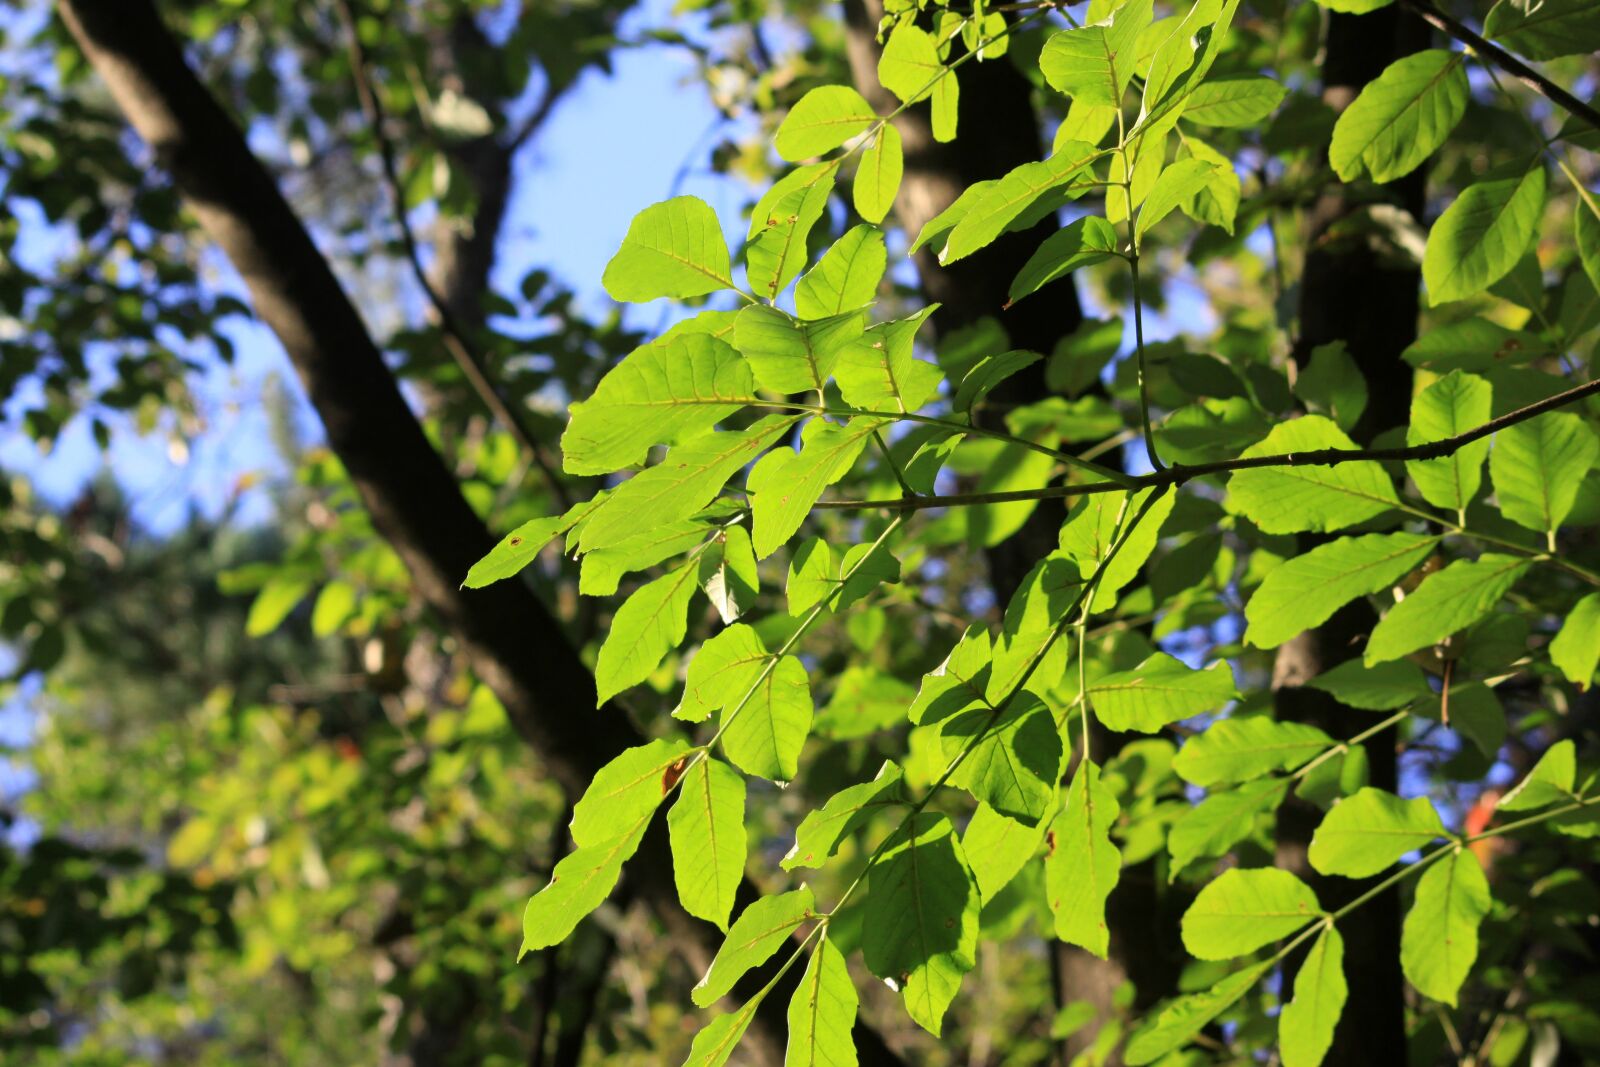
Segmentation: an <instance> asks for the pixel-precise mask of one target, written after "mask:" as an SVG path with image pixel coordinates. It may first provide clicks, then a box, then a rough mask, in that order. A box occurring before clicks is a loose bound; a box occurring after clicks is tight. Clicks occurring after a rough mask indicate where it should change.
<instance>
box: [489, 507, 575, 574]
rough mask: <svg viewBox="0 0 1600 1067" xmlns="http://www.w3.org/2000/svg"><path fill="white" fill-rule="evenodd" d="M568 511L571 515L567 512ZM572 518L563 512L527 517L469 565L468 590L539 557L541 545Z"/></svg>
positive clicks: (517, 569) (514, 572)
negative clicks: (533, 517) (540, 516)
mask: <svg viewBox="0 0 1600 1067" xmlns="http://www.w3.org/2000/svg"><path fill="white" fill-rule="evenodd" d="M568 514H571V513H570V512H569V513H568ZM571 525H572V521H571V520H569V519H568V518H567V516H566V515H549V516H546V517H544V518H539V519H530V520H528V521H527V522H525V523H523V524H522V525H521V526H518V527H517V528H516V529H515V530H512V531H511V532H510V533H508V534H506V535H505V536H504V537H502V538H501V539H500V543H499V544H497V545H495V546H494V547H493V548H492V549H490V550H489V553H488V555H486V556H484V557H483V558H482V559H480V560H479V561H478V562H476V563H474V564H473V565H472V569H471V570H469V571H467V580H466V581H464V582H462V583H461V584H462V585H464V586H465V587H466V588H468V589H482V588H483V587H484V586H486V585H488V584H489V583H491V582H498V581H500V580H501V579H503V578H510V577H512V576H513V575H515V574H518V573H520V572H521V571H522V568H524V567H526V566H527V565H528V564H530V563H532V562H533V561H534V560H535V559H537V558H538V556H539V553H540V552H541V551H543V550H544V546H545V545H548V544H549V543H550V542H551V541H553V540H555V539H556V538H557V537H559V536H560V535H561V534H562V533H564V532H565V531H566V530H567V528H568V527H569V526H571Z"/></svg>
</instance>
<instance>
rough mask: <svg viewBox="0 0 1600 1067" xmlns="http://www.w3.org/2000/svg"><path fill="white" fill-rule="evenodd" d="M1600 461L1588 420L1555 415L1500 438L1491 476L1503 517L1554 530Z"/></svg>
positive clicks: (1597, 442) (1497, 437) (1502, 433)
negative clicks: (1584, 481) (1597, 461)
mask: <svg viewBox="0 0 1600 1067" xmlns="http://www.w3.org/2000/svg"><path fill="white" fill-rule="evenodd" d="M1596 458H1600V439H1597V438H1596V437H1595V432H1594V430H1593V429H1591V428H1590V427H1589V425H1588V424H1587V423H1585V422H1584V421H1583V419H1582V418H1581V417H1579V416H1577V415H1574V414H1571V413H1570V412H1565V411H1552V412H1550V413H1548V414H1545V415H1540V416H1538V417H1537V418H1532V419H1529V420H1528V421H1526V422H1519V423H1517V424H1516V425H1514V426H1510V427H1507V428H1506V429H1504V430H1501V431H1500V432H1499V433H1497V434H1495V435H1494V452H1493V453H1492V454H1491V455H1490V457H1489V477H1490V478H1491V479H1493V481H1494V492H1495V498H1496V499H1497V500H1498V501H1499V503H1500V514H1502V515H1504V516H1505V517H1506V518H1508V519H1510V520H1511V521H1512V522H1514V523H1516V524H1517V525H1518V526H1526V527H1527V528H1528V529H1530V530H1538V531H1540V532H1546V531H1549V532H1554V531H1555V530H1556V529H1557V528H1559V527H1560V525H1561V524H1562V523H1563V522H1564V521H1566V518H1567V516H1568V515H1569V514H1570V513H1571V512H1572V505H1573V503H1574V501H1576V500H1577V496H1578V486H1579V485H1581V484H1582V483H1583V479H1584V477H1585V476H1586V475H1588V473H1589V468H1591V467H1593V466H1594V462H1595V459H1596Z"/></svg>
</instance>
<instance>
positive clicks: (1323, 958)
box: [1278, 926, 1350, 1067]
mask: <svg viewBox="0 0 1600 1067" xmlns="http://www.w3.org/2000/svg"><path fill="white" fill-rule="evenodd" d="M1349 993H1350V987H1349V986H1348V985H1347V984H1346V983H1345V978H1344V938H1342V937H1340V936H1339V931H1338V929H1337V928H1336V927H1333V926H1328V927H1326V928H1324V929H1323V931H1322V933H1320V934H1318V935H1317V939H1316V940H1315V941H1313V942H1312V943H1311V950H1310V951H1309V952H1307V953H1306V958H1305V959H1304V960H1303V961H1302V962H1301V964H1300V970H1299V971H1297V972H1296V973H1295V977H1294V999H1293V1000H1291V1001H1290V1002H1289V1003H1287V1004H1285V1005H1284V1006H1283V1011H1282V1012H1281V1013H1280V1014H1279V1016H1278V1054H1279V1055H1280V1056H1281V1057H1282V1058H1283V1067H1318V1065H1319V1064H1321V1063H1322V1058H1323V1057H1324V1056H1326V1055H1327V1054H1328V1049H1329V1048H1331V1047H1332V1045H1333V1030H1334V1027H1335V1026H1337V1025H1338V1023H1339V1016H1340V1015H1342V1014H1344V1003H1345V999H1346V998H1347V997H1348V996H1349Z"/></svg>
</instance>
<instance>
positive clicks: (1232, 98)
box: [1183, 74, 1289, 127]
mask: <svg viewBox="0 0 1600 1067" xmlns="http://www.w3.org/2000/svg"><path fill="white" fill-rule="evenodd" d="M1288 92H1289V90H1287V89H1285V88H1284V87H1283V86H1281V85H1279V84H1278V83H1277V82H1275V81H1273V80H1272V79H1271V78H1263V77H1260V76H1259V75H1252V74H1237V75H1229V76H1226V77H1222V78H1212V79H1211V80H1209V81H1205V82H1202V83H1201V84H1200V85H1199V86H1197V87H1196V88H1195V91H1194V92H1193V93H1191V94H1189V102H1188V103H1187V104H1185V105H1183V120H1184V121H1185V122H1193V123H1195V124H1197V125H1200V126H1228V127H1234V126H1254V125H1256V124H1257V123H1260V122H1264V121H1266V118H1267V116H1268V115H1270V114H1272V113H1273V112H1274V111H1276V110H1277V109H1278V105H1279V104H1281V103H1283V98H1284V97H1285V96H1286V95H1288Z"/></svg>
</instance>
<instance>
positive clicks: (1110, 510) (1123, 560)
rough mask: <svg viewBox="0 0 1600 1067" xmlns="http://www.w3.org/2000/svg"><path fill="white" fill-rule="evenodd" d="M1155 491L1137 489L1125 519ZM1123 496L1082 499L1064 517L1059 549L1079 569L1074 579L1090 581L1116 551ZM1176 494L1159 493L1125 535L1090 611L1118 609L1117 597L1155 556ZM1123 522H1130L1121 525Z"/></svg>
mask: <svg viewBox="0 0 1600 1067" xmlns="http://www.w3.org/2000/svg"><path fill="white" fill-rule="evenodd" d="M1154 492H1157V490H1155V489H1141V490H1140V491H1139V492H1138V493H1136V494H1134V497H1133V499H1132V500H1131V501H1130V502H1129V503H1128V507H1127V515H1128V516H1130V517H1131V516H1134V515H1137V514H1139V511H1140V509H1141V508H1143V507H1144V506H1145V503H1146V502H1147V501H1148V500H1149V498H1150V494H1151V493H1154ZM1126 496H1127V494H1126V493H1124V492H1112V493H1090V494H1088V495H1086V496H1083V497H1080V498H1079V499H1078V501H1077V502H1076V503H1075V504H1073V506H1072V510H1071V511H1070V512H1068V513H1067V521H1066V522H1065V523H1064V524H1062V527H1061V535H1060V542H1061V549H1062V551H1064V552H1065V553H1067V555H1069V556H1070V557H1071V558H1072V560H1073V562H1075V563H1076V564H1077V565H1078V574H1079V576H1080V577H1082V578H1083V580H1084V581H1088V580H1089V578H1090V577H1091V576H1093V574H1094V572H1095V571H1096V570H1098V569H1099V568H1100V563H1101V561H1102V560H1104V559H1106V558H1107V557H1108V556H1110V554H1111V551H1112V549H1113V548H1114V547H1115V546H1116V544H1117V540H1116V537H1115V535H1116V533H1117V515H1118V514H1119V513H1121V512H1122V502H1123V499H1124V498H1125V497H1126ZM1177 498H1178V494H1176V493H1162V494H1161V495H1160V497H1158V498H1157V500H1156V501H1155V503H1153V504H1151V505H1150V507H1149V509H1148V510H1146V511H1145V513H1144V517H1143V518H1142V519H1140V520H1139V524H1138V525H1137V526H1135V527H1133V529H1132V530H1128V531H1126V538H1125V539H1124V540H1123V541H1122V547H1121V548H1120V549H1117V553H1116V555H1115V556H1111V562H1109V563H1107V564H1106V566H1105V570H1104V571H1103V572H1102V573H1101V575H1100V581H1099V583H1098V584H1097V585H1096V586H1095V591H1094V603H1093V604H1091V605H1090V610H1091V611H1097V612H1098V611H1109V610H1111V608H1112V607H1114V606H1115V605H1116V602H1117V594H1118V593H1119V592H1121V591H1122V588H1123V587H1124V586H1126V585H1127V584H1128V583H1129V582H1131V581H1133V580H1134V579H1135V578H1137V577H1138V576H1139V572H1140V570H1142V569H1143V568H1144V565H1145V562H1146V561H1147V560H1148V559H1149V558H1150V554H1151V553H1152V552H1154V551H1155V547H1156V541H1157V539H1158V537H1159V536H1160V533H1161V524H1162V523H1164V522H1166V521H1167V516H1168V515H1170V514H1172V506H1173V503H1174V502H1175V501H1176V500H1177ZM1125 521H1131V519H1130V520H1125Z"/></svg>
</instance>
